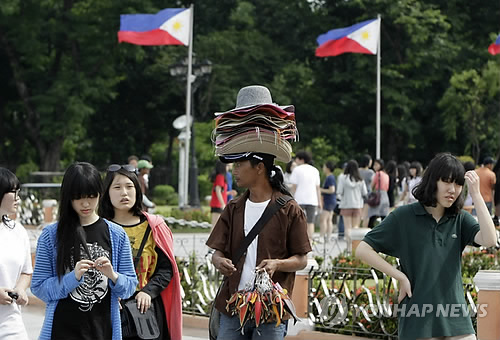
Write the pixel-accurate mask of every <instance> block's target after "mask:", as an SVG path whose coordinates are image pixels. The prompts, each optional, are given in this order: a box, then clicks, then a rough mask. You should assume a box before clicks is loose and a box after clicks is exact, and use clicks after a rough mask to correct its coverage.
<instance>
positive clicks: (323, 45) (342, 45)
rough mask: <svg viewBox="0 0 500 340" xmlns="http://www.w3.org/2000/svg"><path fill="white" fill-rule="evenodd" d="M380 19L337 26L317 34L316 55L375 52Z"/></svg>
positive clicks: (332, 55)
mask: <svg viewBox="0 0 500 340" xmlns="http://www.w3.org/2000/svg"><path fill="white" fill-rule="evenodd" d="M379 35H380V20H379V19H372V20H367V21H363V22H360V23H359V24H356V25H353V26H349V27H344V28H337V29H334V30H331V31H328V32H326V33H325V34H321V35H320V36H318V38H317V39H316V41H317V42H318V48H316V56H317V57H330V56H331V57H334V56H337V55H339V54H342V53H348V52H351V53H366V54H377V44H378V39H379Z"/></svg>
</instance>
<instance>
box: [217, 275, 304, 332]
mask: <svg viewBox="0 0 500 340" xmlns="http://www.w3.org/2000/svg"><path fill="white" fill-rule="evenodd" d="M226 310H227V311H228V312H230V313H231V314H232V315H238V317H239V319H240V326H241V333H242V334H243V329H244V326H245V324H246V322H247V321H248V320H255V326H256V327H257V329H258V327H259V325H260V324H262V323H267V322H271V321H276V327H278V326H279V325H280V324H281V320H282V319H283V316H285V315H287V314H288V315H290V316H291V317H292V318H293V319H294V322H297V321H298V317H297V315H296V313H295V307H294V305H293V302H292V300H291V299H290V297H289V296H288V294H287V290H286V289H283V288H282V287H281V286H280V284H279V283H274V282H273V281H272V280H271V278H270V277H269V275H268V274H267V272H266V271H265V270H258V271H257V272H256V275H255V281H254V282H252V283H247V285H246V287H245V289H243V290H239V291H237V292H235V293H234V294H233V295H231V298H230V299H229V300H228V301H227V305H226Z"/></svg>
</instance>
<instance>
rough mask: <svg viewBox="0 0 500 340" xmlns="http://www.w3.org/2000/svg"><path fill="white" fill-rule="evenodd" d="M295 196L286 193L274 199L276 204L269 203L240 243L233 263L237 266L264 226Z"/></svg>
mask: <svg viewBox="0 0 500 340" xmlns="http://www.w3.org/2000/svg"><path fill="white" fill-rule="evenodd" d="M292 199H293V198H292V197H290V196H288V195H284V196H280V197H278V198H277V199H276V201H274V204H268V205H267V207H266V209H265V210H264V212H263V213H262V216H260V218H259V220H258V221H257V223H255V225H254V226H253V228H252V230H250V232H249V233H248V234H247V236H245V238H244V239H243V241H242V242H241V244H240V247H239V248H238V250H236V252H235V254H234V255H233V258H232V259H231V260H232V261H233V264H234V265H235V266H236V264H237V263H238V261H239V260H240V258H241V257H242V256H243V254H245V253H246V251H247V248H248V246H249V245H250V243H252V241H253V240H254V239H255V237H257V235H258V234H259V233H260V232H261V230H262V229H263V228H264V226H265V225H266V224H267V222H268V221H269V220H270V219H271V217H272V216H273V215H274V214H275V213H276V212H277V211H278V210H279V209H281V208H282V207H283V206H284V205H285V204H286V203H287V202H288V201H290V200H292Z"/></svg>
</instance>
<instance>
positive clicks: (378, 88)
mask: <svg viewBox="0 0 500 340" xmlns="http://www.w3.org/2000/svg"><path fill="white" fill-rule="evenodd" d="M378 21H379V26H378V27H379V32H378V43H377V127H376V130H377V132H376V153H375V157H376V159H380V45H381V40H382V36H381V34H380V31H381V30H382V28H381V26H382V25H381V22H380V21H381V18H380V14H379V15H378Z"/></svg>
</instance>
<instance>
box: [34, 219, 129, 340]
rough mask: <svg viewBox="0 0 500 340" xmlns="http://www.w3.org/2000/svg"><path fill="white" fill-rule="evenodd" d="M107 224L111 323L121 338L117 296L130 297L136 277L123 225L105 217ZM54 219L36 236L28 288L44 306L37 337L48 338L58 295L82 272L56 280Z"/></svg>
mask: <svg viewBox="0 0 500 340" xmlns="http://www.w3.org/2000/svg"><path fill="white" fill-rule="evenodd" d="M104 221H105V222H106V223H107V224H108V227H109V233H110V236H111V252H112V253H111V257H112V259H111V263H112V265H113V269H114V271H115V272H116V273H118V279H117V280H116V283H113V281H111V280H109V281H108V282H109V287H110V288H111V324H112V329H113V338H112V339H113V340H121V338H122V329H121V323H120V309H119V303H118V298H122V299H126V298H128V297H130V296H131V295H132V294H133V293H134V292H135V289H136V286H137V283H138V282H137V277H136V274H135V270H134V265H133V262H132V252H131V250H130V241H129V239H128V236H127V234H126V233H125V231H124V230H123V229H122V227H120V226H118V225H116V224H114V223H112V222H109V221H107V220H104ZM56 233H57V223H54V224H51V225H48V226H46V227H45V228H44V229H43V231H42V233H41V235H40V238H39V239H38V245H37V248H36V260H35V268H34V271H33V278H32V281H31V291H32V292H33V294H35V295H36V296H37V297H39V298H40V299H42V300H43V301H44V302H45V303H46V304H47V307H46V309H45V320H44V322H43V326H42V330H41V332H40V338H39V339H40V340H50V338H51V336H52V323H53V321H54V312H55V310H56V306H57V303H58V302H59V300H60V299H64V298H66V297H67V296H68V295H69V293H70V292H72V291H73V290H74V289H75V288H76V287H78V286H79V285H80V283H82V282H83V280H84V279H83V276H82V278H81V279H80V281H77V279H76V277H75V272H74V270H73V271H71V272H69V273H67V274H65V275H64V276H63V277H62V278H61V280H59V278H58V276H57V272H56V261H57V236H56Z"/></svg>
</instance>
